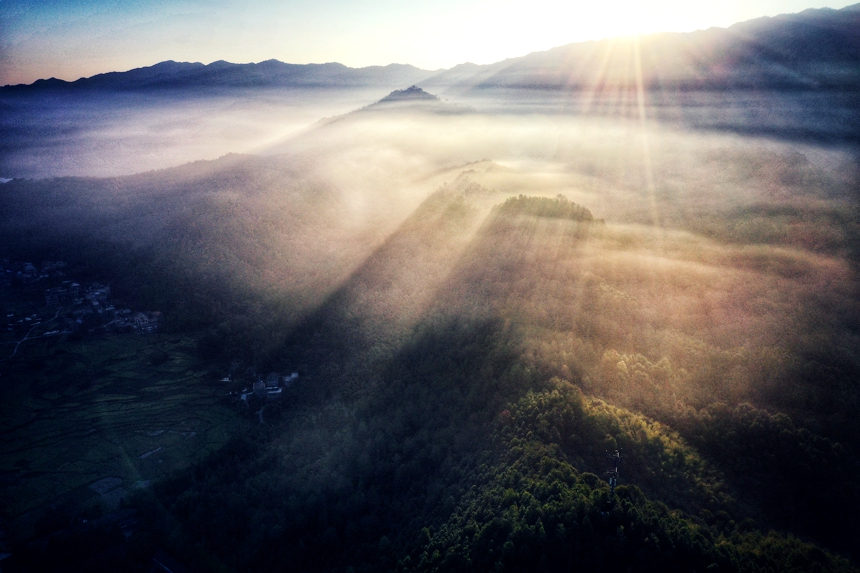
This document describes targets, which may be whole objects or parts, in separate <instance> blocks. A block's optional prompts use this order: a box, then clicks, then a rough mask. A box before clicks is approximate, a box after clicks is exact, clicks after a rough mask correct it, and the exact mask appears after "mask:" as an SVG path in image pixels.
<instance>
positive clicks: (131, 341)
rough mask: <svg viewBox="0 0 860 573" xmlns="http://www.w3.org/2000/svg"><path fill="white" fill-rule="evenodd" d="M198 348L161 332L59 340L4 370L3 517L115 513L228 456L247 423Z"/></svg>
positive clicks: (0, 368) (41, 344)
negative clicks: (211, 458) (197, 465)
mask: <svg viewBox="0 0 860 573" xmlns="http://www.w3.org/2000/svg"><path fill="white" fill-rule="evenodd" d="M193 343H194V342H193V340H191V339H188V338H183V337H180V336H165V335H161V334H149V335H136V334H120V335H109V334H105V335H97V336H93V335H87V337H86V338H83V339H80V340H73V339H70V338H69V337H65V336H63V337H52V338H45V339H39V340H35V341H29V342H27V345H26V346H22V352H20V355H19V356H17V357H16V358H14V359H13V360H9V361H6V362H2V363H0V508H2V509H0V511H2V517H3V518H5V519H7V520H12V521H13V522H15V521H18V520H21V519H22V518H23V519H24V520H25V521H26V518H27V517H28V516H32V515H35V514H38V513H39V511H38V510H40V509H44V508H47V507H50V506H56V505H63V504H71V505H72V506H76V507H77V506H83V505H86V504H91V503H96V504H98V503H101V504H103V505H105V506H106V507H108V508H109V507H114V506H116V505H117V504H118V503H119V501H120V500H121V499H122V498H123V497H124V496H125V495H126V494H127V493H128V492H129V491H131V490H133V489H134V488H137V487H145V486H146V485H147V484H148V483H149V482H150V481H152V480H154V479H157V478H159V477H161V476H164V475H165V474H168V473H169V472H171V471H173V470H176V469H178V468H181V467H184V466H187V465H188V464H190V463H193V462H194V461H196V460H198V459H201V458H202V457H204V456H206V455H207V454H208V453H210V452H212V451H213V450H215V449H217V448H219V447H220V446H221V445H222V444H223V443H224V442H225V441H226V439H227V438H228V436H229V435H230V433H231V432H232V431H235V430H236V429H237V424H240V423H241V422H240V421H239V419H238V418H237V416H236V414H235V411H234V410H232V409H231V408H230V407H229V406H228V405H225V404H224V403H222V402H221V399H220V398H221V396H223V395H224V392H225V389H224V388H223V387H222V386H223V385H222V384H221V383H219V382H217V381H215V380H214V379H213V378H214V377H213V376H211V375H209V374H207V372H206V371H205V370H204V369H203V368H204V366H203V365H202V364H200V363H199V362H198V361H197V360H196V359H195V358H194V357H193V353H192V350H193ZM34 510H35V511H34Z"/></svg>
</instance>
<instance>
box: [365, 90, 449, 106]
mask: <svg viewBox="0 0 860 573" xmlns="http://www.w3.org/2000/svg"><path fill="white" fill-rule="evenodd" d="M401 101H440V100H439V98H438V97H437V96H434V95H433V94H430V93H427V92H425V91H424V90H422V89H421V88H419V87H418V86H409V87H408V88H406V89H405V90H394V91H393V92H391V93H390V94H388V95H387V96H385V97H384V98H382V99H381V100H379V101H378V102H377V103H388V102H401Z"/></svg>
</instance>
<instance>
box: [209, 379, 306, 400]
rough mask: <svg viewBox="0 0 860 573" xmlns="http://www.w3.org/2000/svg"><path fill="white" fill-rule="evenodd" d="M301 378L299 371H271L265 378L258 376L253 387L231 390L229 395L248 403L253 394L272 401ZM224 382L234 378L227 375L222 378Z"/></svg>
mask: <svg viewBox="0 0 860 573" xmlns="http://www.w3.org/2000/svg"><path fill="white" fill-rule="evenodd" d="M298 379H299V373H298V372H293V373H291V374H278V373H277V372H271V373H269V375H268V376H266V377H265V379H264V378H261V377H258V378H257V381H256V382H254V384H253V385H252V386H251V388H243V389H242V391H241V392H230V393H228V394H227V396H233V397H236V398H238V400H240V401H242V402H245V403H246V404H247V403H248V399H249V398H250V397H251V396H256V397H257V398H259V399H261V400H266V401H267V402H271V401H274V400H277V399H279V398H280V397H281V393H282V392H283V391H284V389H285V388H289V387H290V386H291V385H292V384H293V383H294V382H295V381H296V380H298ZM221 381H222V382H232V381H233V380H232V379H231V378H230V377H229V376H227V377H226V378H223V379H222V380H221Z"/></svg>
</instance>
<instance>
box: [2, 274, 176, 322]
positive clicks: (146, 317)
mask: <svg viewBox="0 0 860 573" xmlns="http://www.w3.org/2000/svg"><path fill="white" fill-rule="evenodd" d="M66 267H67V265H66V263H65V262H63V261H46V262H44V263H42V264H41V265H40V266H39V267H37V266H36V265H34V264H32V263H20V262H11V261H9V260H8V259H2V260H0V287H2V286H6V287H9V286H13V285H16V284H33V283H36V282H39V281H41V280H45V279H50V283H53V284H54V285H55V286H51V287H49V288H47V289H45V306H46V307H47V311H48V313H50V314H51V315H53V314H54V313H55V312H56V313H57V314H58V315H59V317H60V318H58V320H56V321H54V320H53V319H51V320H52V322H54V323H55V324H57V325H58V326H59V328H60V329H59V330H57V331H52V332H46V333H45V334H57V333H60V332H74V331H76V330H78V329H79V328H80V327H81V325H83V324H84V323H95V324H97V325H102V326H104V327H105V328H108V329H110V330H116V331H126V332H140V333H146V332H154V331H156V330H158V328H159V326H161V324H162V321H163V319H164V317H163V315H162V313H161V312H157V311H156V312H134V311H132V310H131V309H129V308H117V307H116V306H115V305H114V304H113V303H112V302H111V290H110V286H109V285H104V284H101V283H97V282H93V283H86V284H81V283H79V282H75V281H73V280H67V279H65V276H66V272H65V271H64V269H65V268H66ZM58 283H59V284H58ZM32 310H35V309H34V308H30V310H28V311H27V312H26V313H21V312H20V311H19V313H18V314H20V316H16V313H15V312H8V311H7V313H6V324H7V330H9V331H15V330H21V329H30V328H32V327H33V326H36V325H38V324H41V322H42V321H47V320H48V319H49V316H39V313H36V314H32ZM41 313H42V314H47V313H46V312H45V311H44V310H43V311H41Z"/></svg>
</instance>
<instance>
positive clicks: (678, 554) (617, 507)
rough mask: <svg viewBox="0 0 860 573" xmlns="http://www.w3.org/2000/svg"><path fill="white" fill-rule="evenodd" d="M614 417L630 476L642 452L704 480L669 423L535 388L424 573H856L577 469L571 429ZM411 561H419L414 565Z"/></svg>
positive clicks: (433, 547) (723, 517) (834, 560)
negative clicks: (662, 428)
mask: <svg viewBox="0 0 860 573" xmlns="http://www.w3.org/2000/svg"><path fill="white" fill-rule="evenodd" d="M607 423H608V424H609V426H611V427H612V429H613V430H615V431H619V430H620V432H619V433H617V434H615V436H614V437H613V436H612V435H610V434H608V433H607V434H606V435H605V439H604V441H603V442H598V444H600V445H601V446H603V445H605V446H608V447H612V446H613V445H615V444H618V443H622V442H623V443H625V444H626V445H628V449H626V450H625V461H624V462H623V463H622V471H623V473H622V475H630V476H631V478H632V480H633V481H635V480H636V477H634V476H636V473H635V472H634V471H633V468H632V467H629V466H631V464H629V463H628V461H633V460H635V459H636V457H637V456H642V457H644V458H645V459H646V460H647V462H646V464H645V465H646V466H647V467H650V468H652V469H653V468H655V467H656V468H657V469H658V471H659V469H660V466H661V465H662V467H663V468H664V469H665V468H666V466H667V462H668V464H669V465H670V466H671V465H672V464H674V465H675V468H673V470H670V471H677V472H678V473H680V474H686V475H687V476H688V477H690V478H692V479H696V478H698V477H699V475H701V474H700V471H701V465H700V463H701V462H700V461H699V462H696V461H694V460H695V458H696V457H697V456H696V454H695V452H694V451H693V450H691V449H690V448H688V447H686V446H683V444H681V443H679V442H677V438H672V437H671V435H668V436H667V435H665V434H664V435H662V436H661V435H659V434H660V432H659V425H657V428H658V429H657V432H658V433H657V434H655V435H654V436H647V428H648V423H647V422H646V421H645V420H644V419H643V418H642V417H641V416H637V415H635V414H631V413H625V412H623V411H621V410H618V409H616V408H612V407H608V408H607V407H606V405H605V404H604V403H602V402H601V401H599V400H598V401H595V400H587V399H585V398H584V397H583V396H582V395H581V393H580V392H579V391H578V390H577V389H576V388H574V387H572V386H571V385H569V384H567V383H565V382H560V381H556V383H555V388H554V389H552V390H547V391H543V392H539V393H529V394H528V395H527V396H525V397H524V398H522V399H521V400H519V401H518V402H517V403H516V404H515V405H514V406H512V408H511V409H510V410H509V411H505V412H503V416H502V417H501V420H500V430H499V431H498V433H497V439H498V440H499V441H500V443H501V444H502V447H501V448H500V452H502V453H501V454H500V455H499V456H498V458H497V460H496V462H495V463H492V464H488V465H483V466H481V467H480V468H479V470H478V471H477V472H476V475H475V476H474V478H473V483H475V484H476V485H475V487H473V488H472V489H471V490H470V491H469V492H468V493H467V494H466V495H465V496H464V498H463V501H462V503H461V504H460V505H459V506H458V508H457V510H456V511H455V512H454V513H453V514H452V516H451V518H450V520H449V521H448V523H446V524H445V525H444V526H442V527H441V528H440V529H439V530H438V531H437V532H436V533H435V534H434V535H432V537H431V538H430V539H429V541H428V543H427V544H426V546H425V549H424V551H423V552H422V553H421V555H420V557H419V559H418V563H417V567H415V569H417V570H420V571H534V570H541V571H571V570H584V571H654V570H660V571H852V570H853V569H852V568H851V567H850V565H849V563H848V562H847V561H845V560H844V559H842V558H839V557H836V556H833V555H832V554H829V553H827V552H825V551H822V550H821V549H819V548H818V547H816V546H814V545H810V544H807V543H803V542H802V541H800V540H798V539H797V538H794V537H792V536H790V535H789V536H786V535H782V534H778V533H775V532H772V531H771V532H769V533H766V534H765V533H762V532H761V531H757V530H754V529H753V527H754V526H753V525H752V522H751V520H746V521H743V522H741V523H737V522H735V521H734V520H732V519H730V518H729V514H728V513H726V512H725V511H721V510H718V511H717V513H713V512H711V511H708V510H702V511H701V512H698V513H697V514H695V515H691V514H689V513H686V512H683V511H681V510H678V509H673V508H671V507H670V506H668V505H667V504H665V503H663V502H662V501H657V500H655V499H653V498H650V497H648V496H646V495H645V494H644V493H643V492H642V490H641V489H640V488H639V487H638V486H637V485H627V484H623V485H621V486H619V487H618V489H617V490H616V497H615V498H612V497H611V496H610V492H609V487H608V486H607V484H606V483H605V482H604V481H603V480H601V479H600V478H599V477H598V476H597V475H595V474H593V473H589V472H581V471H580V470H578V469H577V468H576V467H575V465H576V463H575V462H574V461H573V460H571V459H570V457H569V456H568V455H567V454H566V453H565V449H566V448H565V447H564V446H563V445H561V444H560V443H559V442H562V441H565V438H567V441H570V439H571V437H579V436H575V435H574V436H568V433H569V432H570V431H571V429H572V428H574V427H577V428H578V430H576V431H578V432H582V433H585V434H587V433H588V432H598V433H599V431H600V430H601V429H603V427H604V426H605V425H606V424H607ZM607 429H608V428H607ZM643 434H645V435H643ZM584 437H589V436H584ZM590 437H591V438H594V437H595V436H590ZM655 444H660V445H659V446H657V449H659V448H660V447H661V446H662V447H667V446H668V447H670V448H673V449H674V450H675V451H671V455H670V456H669V457H668V458H667V457H666V456H665V453H666V452H665V451H664V452H663V454H664V455H662V457H663V458H664V459H663V461H662V464H661V462H660V457H661V455H659V454H658V455H657V456H656V457H655V456H654V450H655ZM586 449H588V446H586ZM649 449H650V450H651V451H649ZM679 454H680V455H679ZM655 461H656V462H657V464H656V465H655V463H654V462H655ZM691 462H692V463H691ZM625 464H626V465H625ZM634 464H635V462H634ZM685 464H686V465H685ZM628 467H629V469H628ZM628 472H629V473H628ZM697 474H698V475H697ZM645 479H647V477H646V478H645ZM712 489H714V490H716V488H712ZM712 501H713V502H714V503H715V504H716V505H720V503H721V500H718V499H717V498H716V497H714V498H712ZM403 564H404V565H406V568H407V569H411V568H412V563H411V562H410V561H406V562H405V563H403Z"/></svg>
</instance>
